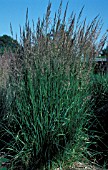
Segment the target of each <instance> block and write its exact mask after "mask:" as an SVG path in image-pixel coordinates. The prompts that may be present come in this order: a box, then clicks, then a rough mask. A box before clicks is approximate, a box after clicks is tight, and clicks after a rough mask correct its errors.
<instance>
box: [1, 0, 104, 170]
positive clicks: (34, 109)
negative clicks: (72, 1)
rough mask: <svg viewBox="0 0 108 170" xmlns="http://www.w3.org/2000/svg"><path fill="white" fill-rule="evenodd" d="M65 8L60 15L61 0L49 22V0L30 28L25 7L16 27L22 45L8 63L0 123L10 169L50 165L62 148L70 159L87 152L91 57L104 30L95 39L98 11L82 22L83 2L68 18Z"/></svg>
mask: <svg viewBox="0 0 108 170" xmlns="http://www.w3.org/2000/svg"><path fill="white" fill-rule="evenodd" d="M67 9H68V3H67V6H66V9H65V12H64V15H63V18H61V13H62V1H61V3H60V6H59V9H58V12H56V13H55V16H54V20H53V23H50V13H51V3H49V4H48V7H47V11H46V15H45V16H44V17H43V20H41V19H40V18H39V19H38V22H37V25H36V26H35V24H34V22H33V29H31V27H30V25H29V20H28V10H27V13H26V23H25V27H24V29H22V28H20V36H21V39H20V43H21V44H20V45H21V46H20V49H18V50H17V51H16V53H15V54H14V59H13V58H12V59H11V64H10V65H9V68H10V70H9V79H8V81H7V85H6V95H5V97H6V98H5V101H6V102H5V110H6V111H7V112H6V114H5V115H4V116H3V121H2V126H1V127H2V140H1V141H2V143H3V139H4V138H6V136H7V137H8V139H7V138H6V139H5V144H4V147H3V148H2V150H3V149H4V148H5V151H6V152H7V154H9V155H10V158H9V159H10V162H11V166H10V169H17V168H19V169H21V168H22V169H27V170H31V169H51V168H52V165H53V164H54V161H55V160H56V161H57V158H58V155H59V156H60V155H62V156H63V155H66V153H67V155H70V156H69V157H71V158H72V159H71V162H72V161H76V160H80V161H81V160H82V159H83V158H87V156H88V155H90V154H92V153H91V152H90V151H89V150H88V148H89V146H90V145H91V143H92V141H89V138H90V136H89V135H88V131H89V126H90V124H89V123H88V122H89V120H91V117H92V116H93V111H92V102H90V100H91V94H92V88H91V73H92V69H93V67H92V60H93V58H94V57H95V56H96V55H97V54H98V53H99V52H100V51H101V49H102V48H103V46H104V44H105V41H106V39H107V36H106V34H105V35H104V36H103V37H102V38H101V40H100V42H99V41H98V37H99V33H100V31H101V25H100V24H101V22H100V20H99V17H98V16H97V17H95V18H94V20H93V21H92V22H91V23H90V24H89V25H87V24H86V19H85V20H84V21H82V22H80V19H81V15H82V12H83V8H82V10H81V12H80V13H79V16H78V18H77V19H76V15H75V14H74V13H73V12H72V14H71V16H70V17H69V18H68V20H67V18H66V13H67ZM11 29H12V28H11ZM21 47H22V48H21ZM82 56H83V57H84V59H86V57H89V59H88V64H87V63H86V62H81V57H82ZM90 104H91V105H90ZM4 122H5V123H4ZM67 149H68V151H69V150H70V152H68V151H67ZM64 157H65V156H64ZM91 157H92V156H91ZM67 158H68V156H67ZM69 159H70V158H69ZM58 160H59V159H58Z"/></svg>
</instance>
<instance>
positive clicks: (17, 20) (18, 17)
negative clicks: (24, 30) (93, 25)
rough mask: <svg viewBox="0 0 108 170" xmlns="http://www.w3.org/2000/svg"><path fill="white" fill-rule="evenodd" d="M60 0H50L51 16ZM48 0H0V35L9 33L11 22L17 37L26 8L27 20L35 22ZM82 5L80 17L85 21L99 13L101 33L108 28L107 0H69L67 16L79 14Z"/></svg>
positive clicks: (44, 9) (65, 1) (90, 19)
mask: <svg viewBox="0 0 108 170" xmlns="http://www.w3.org/2000/svg"><path fill="white" fill-rule="evenodd" d="M60 1H61V0H50V2H51V3H52V10H51V17H52V19H53V16H54V13H55V12H56V11H57V9H58V7H59V4H60ZM67 1H68V0H63V6H62V11H64V9H65V7H66V3H67ZM48 2H49V0H0V36H2V35H4V34H7V35H11V32H10V23H11V24H12V28H13V33H14V38H15V36H16V34H17V36H18V37H19V35H20V29H19V26H21V27H23V26H24V24H25V18H26V10H27V8H28V11H29V12H28V16H29V21H30V23H32V20H33V21H34V23H35V24H36V23H37V19H38V17H40V18H41V19H42V18H43V16H44V15H45V12H46V8H47V5H48ZM83 6H84V10H83V14H82V18H85V17H86V18H87V22H88V23H89V22H91V21H92V20H93V19H94V17H95V16H97V15H98V14H99V15H100V17H101V19H102V22H103V28H102V31H101V35H103V34H104V33H105V31H106V30H107V29H108V0H69V6H68V11H67V18H68V17H69V16H70V14H71V12H72V11H74V13H76V14H79V12H80V10H81V8H82V7H83Z"/></svg>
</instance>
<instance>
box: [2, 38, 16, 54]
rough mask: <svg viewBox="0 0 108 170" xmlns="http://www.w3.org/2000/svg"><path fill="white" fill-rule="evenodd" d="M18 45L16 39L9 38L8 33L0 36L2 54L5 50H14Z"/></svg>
mask: <svg viewBox="0 0 108 170" xmlns="http://www.w3.org/2000/svg"><path fill="white" fill-rule="evenodd" d="M18 47H19V44H18V42H17V41H16V40H14V39H13V38H11V37H10V36H8V35H3V36H1V37H0V53H1V54H3V53H4V51H5V50H7V51H9V50H12V52H15V50H16V49H17V48H18Z"/></svg>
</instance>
